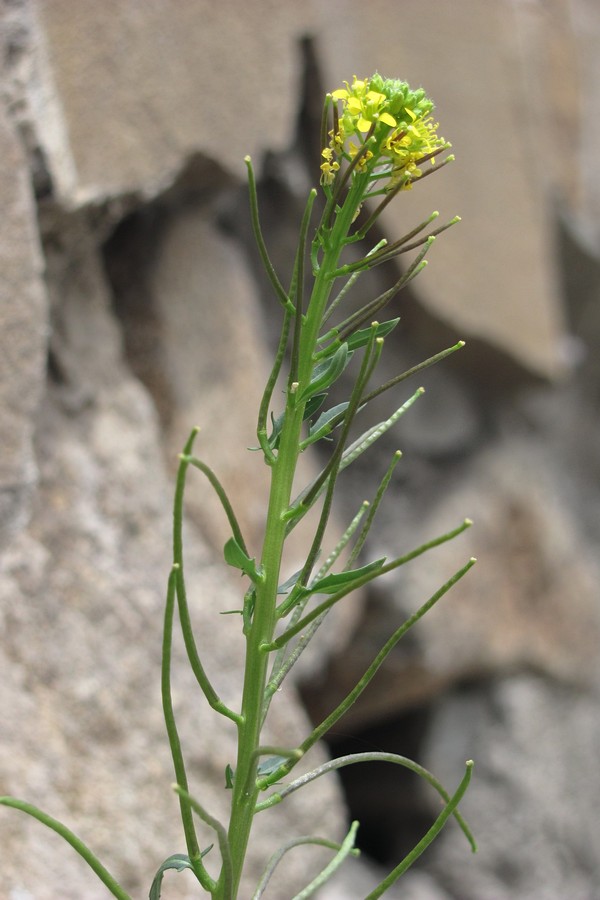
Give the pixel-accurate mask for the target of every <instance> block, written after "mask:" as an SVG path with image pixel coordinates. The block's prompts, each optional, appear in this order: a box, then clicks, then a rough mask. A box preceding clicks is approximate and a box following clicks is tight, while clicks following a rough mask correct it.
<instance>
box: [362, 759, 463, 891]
mask: <svg viewBox="0 0 600 900" xmlns="http://www.w3.org/2000/svg"><path fill="white" fill-rule="evenodd" d="M466 765H467V769H466V772H465V774H464V776H463V779H462V781H461V783H460V784H459V786H458V788H457V790H456V792H455V793H454V795H453V796H452V797H451V798H450V800H449V801H448V803H447V804H446V806H445V807H444V809H443V810H442V812H441V813H440V814H439V816H438V817H437V819H436V820H435V822H434V823H433V825H432V826H431V828H430V829H429V831H428V832H427V834H425V835H424V836H423V837H422V838H421V840H420V841H419V843H418V844H417V846H416V847H415V848H414V849H413V850H411V852H410V853H409V854H408V855H407V856H405V857H404V859H403V860H402V862H401V863H399V865H397V866H396V868H395V869H392V871H391V872H390V874H389V875H388V876H387V878H384V879H383V881H382V882H381V883H380V884H378V885H377V887H376V888H375V890H374V891H371V893H370V894H369V895H368V896H367V897H366V898H365V900H377V898H378V897H382V896H383V894H385V892H386V891H387V889H388V888H389V887H391V886H392V885H393V884H394V882H395V881H397V880H398V879H399V878H400V876H401V875H403V874H404V873H405V872H406V870H407V869H408V868H410V866H412V864H413V863H414V862H415V861H416V860H417V859H418V858H419V856H421V854H422V853H423V852H424V851H425V850H426V849H427V847H429V845H430V844H431V842H432V841H433V840H435V838H436V837H437V836H438V834H439V833H440V831H441V830H442V828H443V827H444V825H445V824H446V822H447V821H448V819H449V818H450V816H451V815H452V814H453V813H454V811H455V809H456V807H457V806H458V804H459V803H460V801H461V800H462V798H463V797H464V794H465V791H466V790H467V788H468V786H469V782H470V781H471V775H472V773H473V760H471V759H469V760H467V764H466Z"/></svg>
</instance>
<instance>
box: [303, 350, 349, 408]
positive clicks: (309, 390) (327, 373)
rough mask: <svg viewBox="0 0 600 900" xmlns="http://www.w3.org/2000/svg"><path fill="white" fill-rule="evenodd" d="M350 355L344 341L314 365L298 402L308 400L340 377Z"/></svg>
mask: <svg viewBox="0 0 600 900" xmlns="http://www.w3.org/2000/svg"><path fill="white" fill-rule="evenodd" d="M351 357H352V354H351V353H349V352H348V344H346V343H344V344H342V346H341V347H339V348H338V349H337V350H336V351H335V353H334V354H333V356H332V357H331V358H328V359H326V360H324V362H322V363H319V365H318V366H315V368H314V371H313V374H312V379H311V381H310V384H309V385H308V387H306V388H305V389H304V390H303V391H302V393H301V395H300V397H299V400H300V402H302V401H304V400H309V399H310V398H311V397H314V395H315V394H317V393H319V392H321V391H324V390H326V389H327V388H328V387H330V386H331V385H332V384H333V382H334V381H336V380H337V379H338V378H339V377H340V375H341V374H342V372H343V371H344V369H345V368H346V366H347V365H348V363H349V362H350V359H351Z"/></svg>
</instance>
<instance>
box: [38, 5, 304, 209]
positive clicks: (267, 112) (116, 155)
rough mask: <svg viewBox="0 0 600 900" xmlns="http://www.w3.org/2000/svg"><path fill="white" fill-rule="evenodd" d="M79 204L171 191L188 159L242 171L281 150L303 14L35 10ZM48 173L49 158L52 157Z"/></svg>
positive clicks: (141, 8) (211, 9)
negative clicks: (248, 160) (252, 160)
mask: <svg viewBox="0 0 600 900" xmlns="http://www.w3.org/2000/svg"><path fill="white" fill-rule="evenodd" d="M37 12H38V17H39V23H40V29H41V34H40V40H43V42H44V46H45V54H46V58H47V64H48V70H49V77H50V78H51V79H52V82H53V84H54V86H55V89H56V91H57V93H58V96H59V97H60V106H61V112H62V116H63V123H62V124H63V127H64V129H65V131H66V132H67V133H68V149H69V154H70V157H71V160H72V168H73V172H72V176H71V178H70V179H67V178H63V179H62V180H60V179H57V180H59V181H61V183H62V187H63V190H64V191H65V199H69V200H70V201H71V202H73V201H75V202H79V201H80V200H81V199H83V198H85V199H90V198H93V197H98V196H105V195H107V194H108V195H111V194H115V193H119V192H123V191H127V190H131V189H132V188H133V189H135V190H142V191H151V192H152V191H155V190H156V189H157V186H163V187H164V186H166V184H167V183H168V182H169V180H170V179H171V178H173V177H174V176H175V175H176V174H177V172H178V171H179V168H180V167H181V165H182V160H185V159H186V157H187V156H188V155H189V153H190V152H192V151H200V152H201V153H203V154H204V155H205V156H207V157H209V158H211V159H213V160H214V161H215V162H216V163H217V164H218V166H220V167H221V168H222V169H224V170H229V171H233V172H235V173H236V174H237V175H238V176H239V175H242V174H243V172H244V164H243V158H244V156H245V155H246V154H249V155H251V156H257V157H260V154H261V153H263V152H264V151H265V149H266V148H267V147H268V148H271V149H275V148H277V147H279V148H281V147H284V146H287V144H288V143H289V138H290V129H291V126H292V123H293V118H292V117H293V115H294V112H295V109H294V105H293V103H290V102H289V98H290V97H294V96H295V94H296V90H297V83H298V76H299V73H298V69H297V62H296V60H297V56H296V53H295V44H296V41H297V39H298V35H299V34H300V33H301V30H302V29H306V28H307V27H309V20H308V19H307V14H306V12H305V11H303V10H302V9H301V8H300V7H299V6H297V5H295V4H292V3H286V4H280V3H276V2H273V0H270V2H268V3H266V4H265V3H260V2H257V0H253V2H244V3H239V2H237V0H226V2H222V3H220V4H218V5H215V4H214V3H212V2H210V0H202V2H200V3H198V2H189V0H184V2H181V3H179V4H178V5H177V14H176V15H174V14H173V10H172V8H171V7H170V5H169V4H165V3H162V2H158V3H151V4H143V5H140V4H139V3H138V2H137V0H126V2H122V0H110V2H107V3H103V4H102V5H96V4H90V3H85V4H82V3H79V2H77V0H72V2H69V0H67V2H63V3H52V2H47V0H40V2H39V4H37ZM49 163H50V167H51V170H53V168H54V165H55V163H56V160H55V158H54V156H53V155H52V154H49Z"/></svg>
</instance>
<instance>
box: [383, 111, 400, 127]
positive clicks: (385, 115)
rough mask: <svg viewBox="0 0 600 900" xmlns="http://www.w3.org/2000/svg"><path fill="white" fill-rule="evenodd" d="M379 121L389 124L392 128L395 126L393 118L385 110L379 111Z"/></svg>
mask: <svg viewBox="0 0 600 900" xmlns="http://www.w3.org/2000/svg"><path fill="white" fill-rule="evenodd" d="M379 121H380V122H383V123H384V125H391V126H392V128H395V126H396V120H395V118H394V117H393V116H391V115H390V114H389V113H386V112H383V113H381V115H380V116H379Z"/></svg>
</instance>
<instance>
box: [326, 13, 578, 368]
mask: <svg viewBox="0 0 600 900" xmlns="http://www.w3.org/2000/svg"><path fill="white" fill-rule="evenodd" d="M319 16H320V23H321V27H322V32H323V38H322V59H323V64H324V67H325V71H326V76H327V86H328V89H329V90H331V89H332V87H337V86H338V85H339V84H340V83H341V81H342V80H343V79H351V77H352V74H353V73H355V74H357V75H358V76H359V77H365V76H367V75H371V74H372V73H373V72H375V71H379V72H381V73H382V74H383V75H385V76H386V77H389V78H401V79H403V80H406V81H408V82H409V84H411V85H412V86H413V87H416V86H419V85H423V86H424V87H425V88H426V90H427V93H428V94H429V95H430V96H431V97H432V98H433V100H434V101H435V103H436V112H435V115H436V119H437V118H439V120H440V123H441V125H440V132H441V134H443V135H445V136H446V137H447V138H448V140H450V141H451V142H452V144H453V150H452V152H453V153H455V155H456V162H455V163H454V164H453V165H452V166H451V167H450V168H448V169H445V170H444V171H443V173H440V174H438V175H434V176H432V177H428V178H427V179H426V180H425V181H424V182H423V183H422V184H419V185H415V186H414V188H413V190H412V191H411V192H409V193H406V194H404V195H403V197H402V202H401V203H396V204H391V205H390V207H388V210H386V213H387V217H386V219H385V228H386V230H387V232H388V233H389V234H391V235H392V236H398V235H401V234H403V233H404V232H405V231H407V230H408V228H407V225H408V226H410V225H412V223H413V222H419V221H422V220H423V219H424V218H425V217H426V216H427V215H428V214H429V212H430V211H432V210H434V209H438V210H440V214H441V218H440V221H444V220H448V219H451V218H452V217H453V216H454V215H456V214H457V213H458V214H460V215H461V217H462V220H463V221H462V222H461V223H460V224H459V225H457V226H455V227H454V228H452V229H451V231H450V232H449V233H448V234H444V236H443V238H440V240H439V241H437V242H436V244H435V246H434V247H432V249H431V253H430V256H429V259H430V266H429V268H428V270H427V271H426V272H424V273H423V274H422V275H421V276H420V278H419V280H418V282H416V284H417V285H418V288H417V290H418V293H419V296H420V298H421V299H422V301H423V303H425V304H426V305H427V307H428V308H429V309H430V310H431V311H433V312H434V313H435V315H436V316H439V317H441V318H442V319H444V320H447V321H450V322H451V323H452V324H453V325H454V326H455V327H456V328H457V329H458V331H459V333H460V337H462V338H465V339H468V338H469V337H470V336H475V337H479V338H482V339H485V340H486V341H488V342H489V343H491V344H492V345H497V346H499V347H501V348H502V349H504V350H506V351H508V352H509V353H510V354H512V355H513V356H514V357H515V358H516V359H517V360H519V362H520V363H521V364H523V365H524V366H525V367H527V368H530V369H531V370H532V371H533V372H536V373H539V374H542V375H545V376H556V375H557V374H558V373H560V372H561V371H562V370H563V369H564V367H565V360H564V358H563V355H562V351H561V343H560V340H561V335H562V333H563V329H564V321H563V313H562V309H561V304H560V299H559V295H558V292H557V285H556V275H557V270H556V267H555V259H554V245H553V233H552V227H551V209H550V207H549V205H548V203H547V200H545V198H544V195H543V191H542V187H543V181H542V179H541V176H540V173H539V167H538V166H537V165H536V163H535V157H536V153H537V149H536V142H535V140H534V139H532V134H531V130H530V127H529V117H530V116H531V114H532V110H531V107H530V102H529V99H528V97H527V87H526V85H524V84H523V81H522V80H521V71H520V68H519V47H518V45H517V44H516V42H515V31H514V20H513V16H514V13H513V10H512V4H509V3H493V4H482V3H479V2H478V0H455V2H454V3H451V4H449V3H429V4H426V5H424V4H422V3H420V2H419V0H408V2H405V3H403V4H402V12H401V13H400V12H399V11H398V9H397V6H396V5H395V4H393V3H390V2H389V0H376V2H373V3H370V4H369V5H368V6H366V5H361V4H353V3H351V2H348V0H345V2H341V3H338V4H336V5H335V6H333V5H331V4H321V5H320V6H319ZM384 23H387V27H386V26H385V25H384ZM329 36H335V38H334V39H332V37H329ZM349 59H351V60H352V66H351V67H352V71H351V72H349V71H348V60H349Z"/></svg>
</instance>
